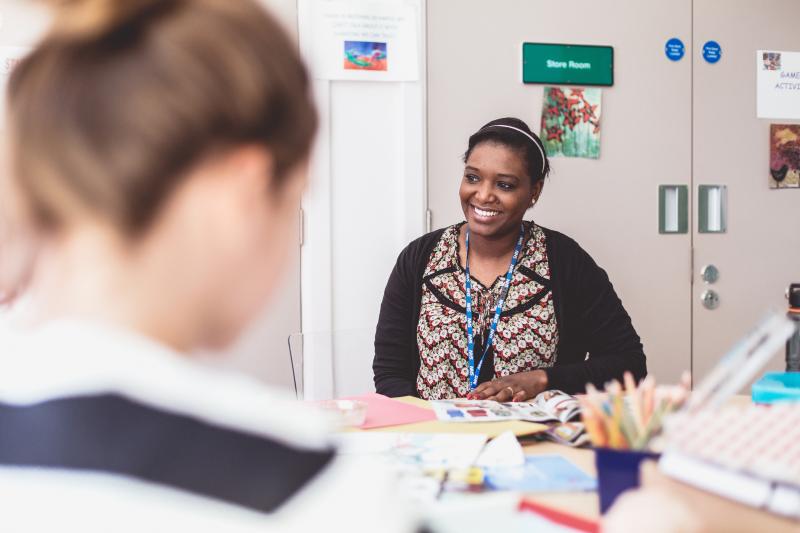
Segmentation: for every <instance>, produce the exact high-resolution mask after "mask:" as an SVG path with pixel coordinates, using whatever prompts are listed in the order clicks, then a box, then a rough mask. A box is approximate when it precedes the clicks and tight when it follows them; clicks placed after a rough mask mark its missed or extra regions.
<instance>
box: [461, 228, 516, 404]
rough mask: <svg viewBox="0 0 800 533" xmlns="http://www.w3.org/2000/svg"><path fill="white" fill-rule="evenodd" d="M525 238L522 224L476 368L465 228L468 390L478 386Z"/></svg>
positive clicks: (470, 283) (467, 245) (467, 236)
mask: <svg viewBox="0 0 800 533" xmlns="http://www.w3.org/2000/svg"><path fill="white" fill-rule="evenodd" d="M524 238H525V225H524V224H523V225H522V226H521V227H520V229H519V239H517V246H516V248H514V255H513V256H511V264H510V265H508V272H506V280H505V283H504V284H503V291H502V292H501V293H500V300H499V301H498V302H497V307H496V308H495V310H494V318H493V319H492V325H491V327H490V328H489V337H488V338H487V340H486V346H485V347H484V349H483V355H482V356H481V359H480V361H478V366H477V367H476V366H475V335H474V331H473V325H472V282H471V281H470V277H469V226H467V234H466V237H465V239H464V240H465V245H466V246H465V248H466V250H465V255H466V259H465V261H464V263H465V264H464V274H465V275H466V277H467V281H466V285H467V291H466V300H467V357H468V365H469V390H475V387H477V386H478V377H479V376H480V374H481V367H482V366H483V360H484V359H486V354H487V353H489V348H490V347H491V346H492V343H493V342H494V335H495V333H496V332H497V323H498V322H499V321H500V313H502V312H503V304H504V303H505V301H506V296H508V289H509V287H511V277H512V276H513V274H514V268H516V266H517V260H518V259H519V252H520V250H522V240H523V239H524Z"/></svg>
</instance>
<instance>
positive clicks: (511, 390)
mask: <svg viewBox="0 0 800 533" xmlns="http://www.w3.org/2000/svg"><path fill="white" fill-rule="evenodd" d="M506 390H507V391H508V392H510V393H511V397H512V398H513V397H514V388H513V387H512V386H510V385H509V386H508V387H506Z"/></svg>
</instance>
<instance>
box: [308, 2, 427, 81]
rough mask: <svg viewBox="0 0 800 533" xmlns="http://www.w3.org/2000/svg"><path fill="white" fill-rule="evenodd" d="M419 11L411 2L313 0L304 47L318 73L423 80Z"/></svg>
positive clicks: (341, 77)
mask: <svg viewBox="0 0 800 533" xmlns="http://www.w3.org/2000/svg"><path fill="white" fill-rule="evenodd" d="M418 16H419V15H418V10H417V7H416V5H415V4H410V3H407V2H395V3H387V2H339V1H329V0H315V1H313V2H311V21H312V22H311V32H310V34H309V35H307V36H304V40H305V39H306V37H307V39H308V40H310V43H307V44H309V46H308V47H307V48H306V50H307V51H308V52H309V53H310V56H311V57H310V62H311V70H312V73H313V75H314V77H316V78H321V79H329V80H366V81H416V80H418V79H419V63H420V62H419V47H418V32H417V29H418V28H417V26H418Z"/></svg>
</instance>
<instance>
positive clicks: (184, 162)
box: [7, 0, 317, 236]
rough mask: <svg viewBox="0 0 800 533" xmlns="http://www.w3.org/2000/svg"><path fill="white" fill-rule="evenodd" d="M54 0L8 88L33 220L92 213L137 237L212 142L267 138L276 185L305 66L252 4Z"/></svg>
mask: <svg viewBox="0 0 800 533" xmlns="http://www.w3.org/2000/svg"><path fill="white" fill-rule="evenodd" d="M50 3H52V4H53V5H54V7H55V18H54V23H53V26H52V28H51V29H50V31H49V32H48V33H47V34H46V35H45V36H44V38H43V39H42V41H41V42H39V44H38V45H37V46H36V48H35V49H34V50H33V51H32V52H31V53H30V54H29V55H28V56H27V57H25V58H24V59H23V60H22V61H21V62H20V63H19V64H18V65H17V67H16V68H15V69H14V71H13V73H12V75H11V79H10V81H9V86H8V107H9V113H8V117H7V122H8V124H7V126H8V132H9V134H10V135H9V137H10V138H11V143H12V150H11V157H12V160H11V163H12V170H13V175H14V178H15V180H16V183H15V185H16V186H17V189H18V190H19V191H20V194H21V196H22V199H23V200H24V203H25V207H26V208H27V211H28V212H29V214H30V215H32V217H33V220H34V222H36V223H37V224H38V225H39V226H41V227H44V228H46V229H54V228H59V227H61V226H63V225H64V223H65V222H67V221H69V220H70V219H71V218H72V216H73V215H74V214H75V213H87V212H88V213H91V214H92V215H95V216H98V215H99V216H100V217H102V218H105V219H107V220H110V221H111V222H113V223H114V225H115V226H116V227H117V228H119V229H120V230H122V231H123V232H125V233H126V234H128V235H131V236H133V235H136V234H139V233H141V232H142V231H143V230H144V229H146V228H147V226H148V224H149V223H150V222H151V221H152V220H153V219H154V218H155V216H156V214H157V213H158V211H159V208H160V207H161V205H162V204H163V203H164V201H165V199H166V198H167V197H168V195H169V194H170V192H171V191H172V190H173V189H174V188H175V187H176V185H177V184H178V183H180V181H181V179H182V178H183V176H185V175H186V173H187V172H188V171H189V170H190V168H191V167H192V166H193V165H195V164H197V163H198V162H200V161H201V160H202V159H203V158H204V157H207V156H208V155H209V154H213V153H215V151H218V150H224V149H226V148H230V147H234V146H237V145H244V144H254V145H260V146H264V147H266V148H268V149H269V151H270V153H271V154H272V156H273V158H274V168H273V172H274V175H275V178H276V181H278V182H280V181H281V179H283V178H284V177H285V176H286V175H287V174H288V171H290V170H292V169H293V168H294V167H295V166H296V165H297V164H298V163H300V162H301V161H303V160H304V159H305V158H306V157H307V155H308V152H309V149H310V146H311V142H312V140H313V136H314V133H315V130H316V125H317V115H316V111H315V109H314V106H313V104H312V101H311V97H310V88H309V78H308V74H307V72H306V70H305V68H304V66H303V64H302V62H301V60H300V57H299V53H298V51H297V49H296V46H295V45H294V44H293V43H292V41H291V40H290V38H289V37H288V36H287V34H286V33H285V32H284V30H283V29H282V28H281V27H280V26H279V24H278V23H277V22H276V21H275V20H274V19H273V18H272V17H271V16H270V15H268V14H267V13H266V12H265V11H264V10H263V9H262V8H261V7H260V6H258V5H257V3H256V1H255V0H50Z"/></svg>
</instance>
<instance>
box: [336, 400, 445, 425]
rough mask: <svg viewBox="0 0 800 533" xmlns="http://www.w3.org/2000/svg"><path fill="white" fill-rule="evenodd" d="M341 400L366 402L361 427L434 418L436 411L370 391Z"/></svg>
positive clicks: (423, 420) (411, 422) (410, 422)
mask: <svg viewBox="0 0 800 533" xmlns="http://www.w3.org/2000/svg"><path fill="white" fill-rule="evenodd" d="M342 399H343V400H360V401H362V402H367V419H366V420H365V421H364V423H363V424H362V425H361V426H359V427H360V428H361V429H372V428H382V427H388V426H400V425H403V424H413V423H415V422H427V421H429V420H436V413H434V412H433V410H431V409H425V408H422V407H417V406H416V405H411V404H408V403H405V402H400V401H397V400H393V399H391V398H389V397H387V396H384V395H382V394H376V393H374V392H373V393H370V394H364V395H362V396H349V397H347V398H342Z"/></svg>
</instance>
